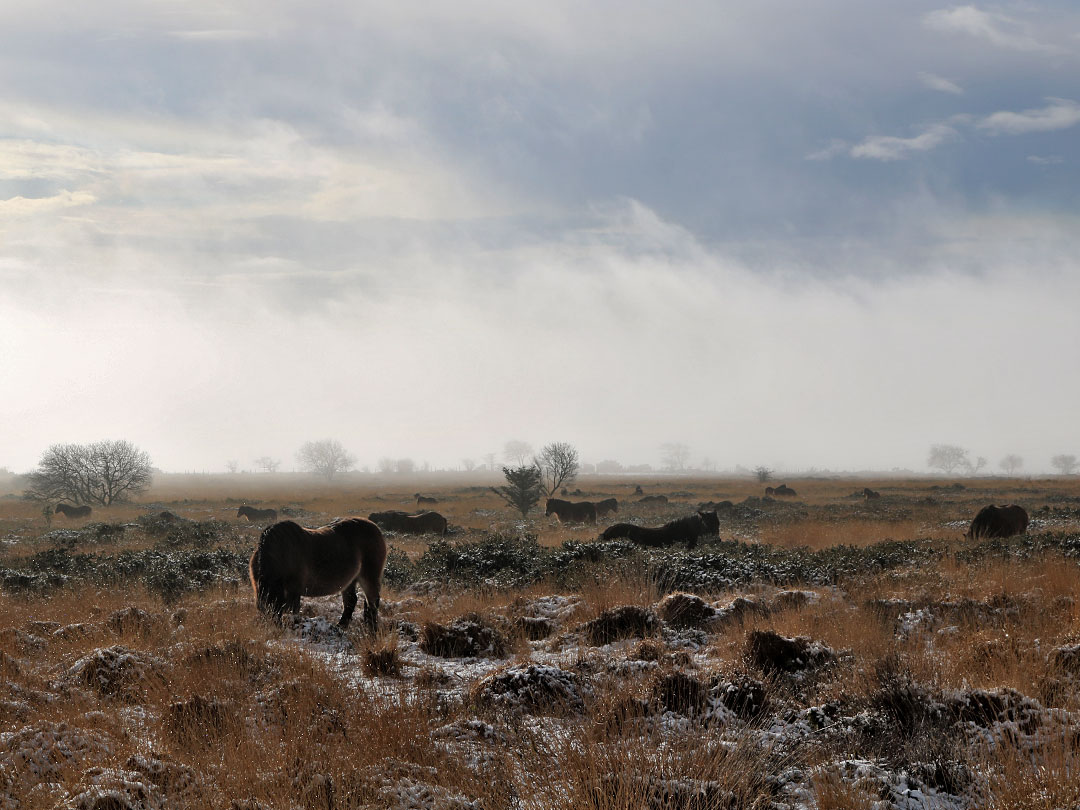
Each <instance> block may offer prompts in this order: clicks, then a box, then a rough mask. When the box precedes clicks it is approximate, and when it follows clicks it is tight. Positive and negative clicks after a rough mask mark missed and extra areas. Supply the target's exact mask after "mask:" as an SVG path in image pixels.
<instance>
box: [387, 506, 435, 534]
mask: <svg viewBox="0 0 1080 810" xmlns="http://www.w3.org/2000/svg"><path fill="white" fill-rule="evenodd" d="M368 520H370V521H371V522H372V523H375V524H378V526H379V528H380V529H384V530H386V531H388V532H400V533H401V534H446V530H447V527H448V524H447V522H446V518H444V517H443V516H442V515H440V514H439V513H438V512H421V513H420V514H418V515H410V514H409V513H408V512H402V511H400V510H397V509H392V510H390V511H389V512H372V513H371V514H370V515H368Z"/></svg>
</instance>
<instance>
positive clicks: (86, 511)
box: [56, 503, 93, 518]
mask: <svg viewBox="0 0 1080 810" xmlns="http://www.w3.org/2000/svg"><path fill="white" fill-rule="evenodd" d="M56 511H57V512H59V513H60V514H61V515H63V516H64V517H67V518H84V517H90V513H91V512H92V511H93V510H92V509H91V508H90V507H89V506H87V505H86V504H83V505H82V506H68V505H67V504H66V503H58V504H57V505H56Z"/></svg>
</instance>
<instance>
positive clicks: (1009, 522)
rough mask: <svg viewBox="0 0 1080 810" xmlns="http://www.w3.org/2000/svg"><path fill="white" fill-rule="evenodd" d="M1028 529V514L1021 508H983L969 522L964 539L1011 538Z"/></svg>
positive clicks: (1013, 506)
mask: <svg viewBox="0 0 1080 810" xmlns="http://www.w3.org/2000/svg"><path fill="white" fill-rule="evenodd" d="M1027 527H1028V513H1027V510H1025V509H1024V507H1022V506H1017V505H1016V504H1013V505H1011V506H993V505H991V506H984V507H983V508H982V509H980V510H979V514H977V515H975V519H974V520H972V521H971V526H970V527H969V528H968V530H967V532H966V533H965V534H964V537H967V538H968V539H970V540H978V539H979V538H982V537H1012V536H1013V535H1014V534H1023V533H1024V532H1026V531H1027Z"/></svg>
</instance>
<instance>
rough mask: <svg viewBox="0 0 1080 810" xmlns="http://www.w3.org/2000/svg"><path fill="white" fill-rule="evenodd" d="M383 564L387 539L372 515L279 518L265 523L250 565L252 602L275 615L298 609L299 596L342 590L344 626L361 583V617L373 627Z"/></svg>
mask: <svg viewBox="0 0 1080 810" xmlns="http://www.w3.org/2000/svg"><path fill="white" fill-rule="evenodd" d="M384 565H386V541H385V540H384V539H383V536H382V532H381V531H379V527H378V526H376V525H375V524H374V523H372V522H371V521H370V520H365V519H364V518H347V519H345V520H339V521H338V522H337V523H331V524H330V525H329V526H323V527H321V528H318V529H305V528H304V527H303V526H300V525H299V524H297V523H293V522H292V521H291V520H283V521H281V522H280V523H275V524H274V525H272V526H267V527H266V528H265V529H263V532H262V535H261V536H260V537H259V545H258V547H257V548H256V549H255V553H254V554H252V555H251V564H250V566H249V570H250V572H251V586H252V588H254V589H255V604H256V605H257V606H258V608H259V610H260V611H262V612H263V613H269V614H270V615H272V616H273V617H274V619H275V620H278V621H280V619H281V614H282V613H284V612H285V611H286V610H289V611H291V612H292V613H299V612H300V597H301V596H330V595H332V594H335V593H340V594H341V597H342V601H343V604H344V610H343V611H342V613H341V620H340V621H338V627H341V628H343V629H344V628H345V627H348V626H349V620H350V619H352V614H353V610H355V609H356V603H357V601H358V600H357V596H356V586H357V585H359V586H360V589H361V590H362V591H363V592H364V599H365V604H364V623H365V624H366V625H367V628H368V630H370V631H371V632H372V633H375V631H376V629H377V628H378V622H379V588H380V585H381V583H382V572H383V566H384Z"/></svg>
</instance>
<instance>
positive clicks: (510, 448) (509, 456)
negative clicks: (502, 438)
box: [503, 439, 533, 467]
mask: <svg viewBox="0 0 1080 810" xmlns="http://www.w3.org/2000/svg"><path fill="white" fill-rule="evenodd" d="M532 454H533V449H532V445H531V444H529V443H528V442H522V441H518V440H517V439H511V440H510V441H508V442H507V443H506V445H505V446H504V447H503V458H504V459H506V460H507V461H512V462H514V463H515V464H516V465H517V466H519V467H524V466H525V464H526V462H528V460H529V459H530V458H532Z"/></svg>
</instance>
